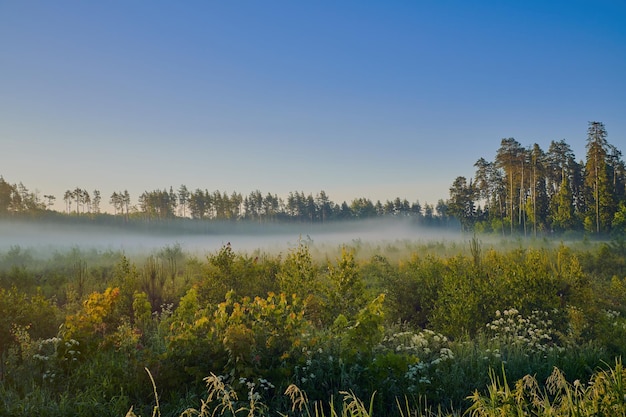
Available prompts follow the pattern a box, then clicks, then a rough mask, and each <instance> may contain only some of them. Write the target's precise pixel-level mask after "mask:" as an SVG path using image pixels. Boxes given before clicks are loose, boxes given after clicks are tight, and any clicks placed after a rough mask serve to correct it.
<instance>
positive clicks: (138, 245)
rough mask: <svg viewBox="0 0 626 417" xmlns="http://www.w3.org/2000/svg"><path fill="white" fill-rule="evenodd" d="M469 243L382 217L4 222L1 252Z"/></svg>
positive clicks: (201, 251)
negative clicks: (194, 223) (180, 224)
mask: <svg viewBox="0 0 626 417" xmlns="http://www.w3.org/2000/svg"><path fill="white" fill-rule="evenodd" d="M461 239H464V240H467V236H466V237H463V236H461V234H460V233H456V232H453V231H450V230H446V229H437V228H425V227H420V226H418V225H416V224H415V223H414V222H411V221H410V220H409V219H383V220H381V219H377V220H366V221H360V222H355V221H350V222H334V223H332V224H326V225H310V224H293V225H284V224H244V225H242V224H237V225H232V226H230V227H228V226H222V227H217V228H215V230H207V231H203V230H200V231H198V230H190V229H189V228H187V229H183V228H180V229H179V228H176V227H174V228H169V229H168V230H167V231H159V230H156V229H142V230H134V229H132V228H130V227H128V228H124V227H112V226H103V225H76V224H59V223H46V222H11V221H6V220H5V221H0V252H6V251H7V250H9V249H10V248H12V247H16V246H19V247H21V248H29V249H34V250H36V251H38V252H46V251H48V250H66V249H71V248H74V247H78V248H81V249H97V250H121V251H124V252H126V253H129V254H132V253H149V252H151V251H154V250H156V249H159V248H163V247H164V246H167V245H172V244H178V245H180V246H181V249H183V250H184V251H185V252H188V253H195V254H205V253H209V252H213V251H216V250H219V249H220V248H221V247H222V246H224V245H226V244H227V243H230V244H231V246H232V248H233V249H234V250H235V251H242V252H251V251H255V250H261V251H264V252H271V253H278V252H284V251H286V250H288V249H289V248H292V247H294V246H295V245H297V244H298V242H299V241H300V240H302V241H304V242H306V243H307V244H310V245H314V246H315V247H327V248H330V249H332V248H336V247H338V246H341V245H351V244H371V245H377V244H387V243H393V242H399V241H411V242H429V241H438V242H442V241H458V240H461Z"/></svg>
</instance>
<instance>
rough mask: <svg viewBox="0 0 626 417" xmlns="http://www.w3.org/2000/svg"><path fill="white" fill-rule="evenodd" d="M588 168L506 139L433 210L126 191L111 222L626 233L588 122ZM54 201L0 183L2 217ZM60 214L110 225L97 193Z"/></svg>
mask: <svg viewBox="0 0 626 417" xmlns="http://www.w3.org/2000/svg"><path fill="white" fill-rule="evenodd" d="M587 136H588V137H587V145H586V149H587V153H586V157H585V161H580V162H577V161H576V159H575V156H574V153H573V151H572V150H571V147H570V146H569V145H568V144H567V143H566V142H565V140H561V141H558V142H557V141H552V142H551V143H550V146H549V149H548V150H547V151H544V150H542V149H541V147H540V146H539V145H538V144H536V143H535V144H533V145H532V146H531V147H523V146H522V145H521V144H520V143H519V142H518V141H517V140H515V139H514V138H507V139H502V141H501V145H500V148H499V149H498V150H497V153H496V157H495V160H494V161H488V160H486V159H485V158H480V159H479V160H478V161H477V162H476V163H475V164H474V166H475V167H476V174H475V176H474V178H470V179H469V180H468V179H467V178H465V177H462V176H460V177H457V178H456V179H455V180H454V182H453V184H452V185H451V187H450V189H449V195H450V198H449V199H447V200H443V199H441V200H439V201H438V202H437V204H436V205H434V206H433V205H431V204H428V203H426V204H423V205H422V204H420V202H419V200H417V201H414V202H409V201H408V200H407V199H405V198H400V197H397V198H395V199H393V200H387V201H385V202H381V201H380V200H378V201H376V202H373V201H372V200H370V199H368V198H365V197H362V198H356V199H354V200H352V201H351V202H350V203H347V202H345V201H344V202H343V203H340V204H339V203H336V202H333V201H332V200H331V199H330V197H329V196H328V195H327V194H326V192H325V191H323V190H322V191H320V192H319V193H317V194H315V195H313V194H312V193H309V194H305V193H304V192H302V191H300V192H299V191H295V192H290V193H289V195H288V196H287V197H286V198H281V197H278V196H277V195H276V194H272V193H269V192H268V193H263V192H261V191H259V190H255V191H252V192H251V193H250V194H248V195H243V194H241V193H239V192H236V191H233V192H232V193H230V194H229V193H228V192H225V191H219V190H216V191H212V192H210V191H208V189H200V188H197V189H195V190H190V189H188V188H187V186H185V185H184V184H183V185H180V186H179V187H178V189H174V188H173V187H172V186H170V187H169V188H168V187H165V188H163V189H156V190H151V191H144V192H143V193H141V194H140V195H139V196H137V200H136V201H137V202H136V203H135V204H134V203H133V201H132V200H131V195H130V194H129V192H128V190H124V191H115V192H113V193H112V194H111V195H110V197H109V200H108V201H109V203H110V204H111V207H112V208H113V216H115V217H117V218H123V219H125V220H131V219H137V220H149V221H152V220H171V219H177V218H178V219H195V220H218V221H241V220H244V221H252V222H259V223H275V222H310V223H325V222H328V221H335V220H349V219H367V218H375V217H387V216H396V217H398V216H402V217H411V218H414V219H417V220H418V221H419V222H420V223H422V224H427V225H439V226H441V225H449V224H451V220H452V219H454V222H453V224H458V223H457V222H460V224H461V226H462V227H463V229H465V230H468V231H470V230H473V231H478V232H495V233H499V234H502V235H505V234H514V233H519V234H525V235H528V234H533V235H535V236H537V234H538V233H541V234H546V233H552V232H564V231H586V232H591V233H596V234H601V233H602V234H608V233H613V232H614V233H625V232H626V168H625V165H624V161H623V160H622V154H621V151H620V150H619V149H617V147H615V146H614V145H612V144H610V143H609V142H608V140H607V131H606V129H605V127H604V125H603V124H602V123H600V122H590V123H589V128H588V132H587ZM55 200H56V197H55V196H53V195H44V196H43V198H42V197H40V196H39V194H38V193H33V192H30V191H29V190H28V189H27V188H26V187H25V186H24V185H23V184H22V183H19V184H10V183H8V182H7V181H5V180H4V178H2V177H1V176H0V216H9V215H13V216H20V215H22V216H23V215H26V216H29V215H36V216H40V217H41V216H46V215H50V214H52V213H51V212H50V210H47V209H49V208H50V207H52V206H53V205H54V202H55ZM63 200H64V202H65V210H64V213H57V212H54V215H67V216H83V217H84V216H90V217H91V218H98V217H103V216H105V217H106V216H111V214H108V213H102V212H101V203H102V196H101V193H100V191H99V190H94V191H92V192H91V193H90V192H89V191H88V190H86V189H84V188H81V187H76V188H74V189H72V190H67V191H66V192H65V193H64V196H63Z"/></svg>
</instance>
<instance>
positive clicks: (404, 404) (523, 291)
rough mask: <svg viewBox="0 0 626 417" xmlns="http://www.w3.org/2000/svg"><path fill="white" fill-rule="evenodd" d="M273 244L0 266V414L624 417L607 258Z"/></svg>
mask: <svg viewBox="0 0 626 417" xmlns="http://www.w3.org/2000/svg"><path fill="white" fill-rule="evenodd" d="M261 240H262V238H261ZM287 240H289V242H290V243H289V244H287V245H284V246H283V247H280V248H277V247H274V248H273V249H263V248H261V247H259V248H256V249H255V248H253V247H252V246H249V247H246V248H244V249H240V248H238V247H237V246H236V245H235V244H231V243H229V242H226V243H220V244H219V245H218V247H217V248H213V249H210V250H206V251H205V252H202V250H201V249H200V248H199V247H194V248H193V250H191V249H186V248H185V247H184V246H183V245H181V244H179V243H177V242H175V241H173V242H170V243H165V244H162V241H159V244H160V246H159V247H150V248H145V247H144V248H143V249H141V250H132V251H131V250H128V248H126V249H120V248H114V247H108V248H107V247H104V248H103V247H90V246H88V245H81V246H69V247H61V248H59V249H54V248H52V249H51V248H50V247H48V248H47V249H46V250H43V249H42V248H36V247H29V246H20V245H14V246H10V247H7V248H3V249H1V251H0V356H1V358H2V362H1V365H0V410H1V411H2V412H1V413H0V414H2V415H6V416H23V415H37V416H124V415H129V416H132V415H137V416H149V415H153V416H154V415H159V416H181V415H205V416H208V415H229V416H234V415H238V416H244V415H245V416H253V415H257V416H259V415H288V416H300V415H304V416H335V415H336V416H340V415H341V416H344V415H346V416H347V415H350V416H365V415H369V416H372V415H377V416H383V415H385V416H386V415H398V416H409V415H411V416H416V415H423V416H434V415H437V416H448V415H463V414H466V415H472V416H491V415H501V416H509V415H511V416H513V415H516V416H517V415H540V416H543V415H546V416H547V415H578V416H591V415H611V416H615V415H625V414H626V371H625V370H624V368H623V366H622V361H621V358H622V357H623V355H624V350H625V349H626V318H625V317H624V316H625V315H626V245H625V243H624V241H623V240H619V239H617V240H611V241H594V240H590V239H587V238H584V237H575V238H573V239H571V240H569V241H564V240H550V239H525V238H506V239H505V238H502V237H493V236H487V235H485V236H457V237H456V238H455V239H449V238H443V239H440V240H437V239H433V238H428V239H411V238H409V237H406V236H401V237H400V238H395V239H394V238H393V237H391V236H390V237H387V238H385V239H383V240H378V241H376V240H374V239H359V238H350V239H347V240H346V241H344V242H342V243H338V242H339V241H338V240H328V241H325V242H324V241H322V240H320V239H316V238H315V237H314V238H311V237H310V236H307V235H306V234H305V235H304V236H302V235H299V236H289V239H287ZM233 241H234V242H236V240H234V239H233Z"/></svg>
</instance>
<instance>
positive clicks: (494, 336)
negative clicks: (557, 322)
mask: <svg viewBox="0 0 626 417" xmlns="http://www.w3.org/2000/svg"><path fill="white" fill-rule="evenodd" d="M551 326H552V321H551V320H549V319H548V313H546V312H541V311H537V310H534V311H533V312H532V313H531V315H530V316H529V317H524V316H522V315H521V314H520V313H519V311H518V310H516V309H514V308H511V309H508V310H504V311H503V312H500V310H497V311H496V318H495V320H493V321H492V322H490V323H487V325H486V328H487V334H488V335H490V338H491V340H492V341H494V342H496V343H497V344H499V346H501V347H503V346H509V347H518V348H522V349H524V350H525V351H528V352H529V353H539V352H546V351H550V350H552V349H553V348H554V347H555V344H554V342H553V339H552V335H553V333H554V331H553V329H552V328H551Z"/></svg>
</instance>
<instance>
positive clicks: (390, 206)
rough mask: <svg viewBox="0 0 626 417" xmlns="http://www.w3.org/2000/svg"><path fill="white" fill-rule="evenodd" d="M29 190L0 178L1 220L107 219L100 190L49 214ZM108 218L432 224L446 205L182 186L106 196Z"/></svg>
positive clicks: (50, 201)
mask: <svg viewBox="0 0 626 417" xmlns="http://www.w3.org/2000/svg"><path fill="white" fill-rule="evenodd" d="M43 197H44V199H45V200H44V199H42V198H41V196H40V194H39V192H31V191H29V190H28V189H27V188H26V187H25V186H24V185H23V184H22V183H19V184H11V183H9V182H7V181H6V180H5V179H4V178H3V177H2V176H0V216H5V217H6V216H8V215H17V216H19V215H25V214H45V213H50V212H54V213H56V214H63V215H67V216H91V217H95V216H104V215H111V213H105V212H102V211H101V203H102V195H101V192H100V191H99V190H94V191H92V192H91V193H90V192H89V191H88V190H87V189H84V188H81V187H76V188H74V189H68V190H66V191H65V193H64V195H63V201H64V202H65V210H64V212H63V213H58V212H56V211H54V210H51V207H52V206H53V205H54V201H55V200H56V198H55V197H54V196H52V195H44V196H43ZM109 203H110V205H111V207H112V208H113V213H112V215H113V216H116V217H120V218H124V219H126V220H129V219H139V220H169V219H179V218H187V219H197V220H229V221H240V220H246V221H255V222H261V223H263V222H281V221H297V222H312V223H324V222H327V221H332V220H347V219H365V218H374V217H380V216H403V217H415V218H420V219H423V220H429V221H431V222H441V221H442V219H444V218H446V212H447V209H446V203H445V202H444V201H443V200H440V201H439V202H438V203H437V205H436V206H433V205H431V204H428V203H426V204H424V205H422V204H421V203H420V202H419V200H418V201H415V202H413V203H411V202H409V201H408V200H407V199H406V198H404V199H402V198H400V197H396V198H395V199H393V200H387V201H385V202H384V203H383V202H381V201H380V200H378V201H376V202H373V201H372V200H370V199H369V198H365V197H361V198H355V199H354V200H352V201H351V202H350V203H347V202H345V201H344V202H342V203H341V204H338V203H335V202H333V201H332V200H331V199H330V198H329V197H328V194H327V193H326V192H325V191H324V190H322V191H320V192H318V193H317V194H315V195H313V194H312V193H309V194H305V193H304V192H303V191H293V192H290V193H289V194H288V196H287V197H286V198H282V197H279V196H278V195H276V194H272V193H262V192H261V191H260V190H255V191H252V192H251V193H250V194H248V195H243V194H241V193H239V192H236V191H235V192H232V193H230V194H229V193H228V192H226V191H219V190H216V191H212V192H211V191H209V190H208V189H201V188H196V189H195V190H189V189H188V188H187V186H186V185H184V184H183V185H181V186H180V187H179V188H178V189H177V190H175V189H174V188H173V187H171V186H170V187H169V188H163V189H155V190H152V191H144V192H143V193H141V194H140V195H139V197H138V198H137V204H133V202H132V199H131V195H130V193H129V192H128V190H124V191H114V192H113V193H112V194H111V195H110V197H109Z"/></svg>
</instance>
